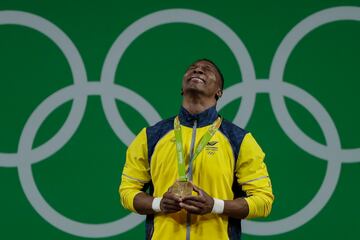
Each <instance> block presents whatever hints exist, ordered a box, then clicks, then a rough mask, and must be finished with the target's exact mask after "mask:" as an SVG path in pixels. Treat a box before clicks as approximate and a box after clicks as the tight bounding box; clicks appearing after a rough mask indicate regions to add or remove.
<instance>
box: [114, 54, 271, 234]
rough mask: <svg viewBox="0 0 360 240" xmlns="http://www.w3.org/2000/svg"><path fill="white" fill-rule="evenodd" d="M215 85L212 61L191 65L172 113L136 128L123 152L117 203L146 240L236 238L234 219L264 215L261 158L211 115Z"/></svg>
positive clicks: (241, 135)
mask: <svg viewBox="0 0 360 240" xmlns="http://www.w3.org/2000/svg"><path fill="white" fill-rule="evenodd" d="M223 86H224V78H223V76H222V74H221V71H220V70H219V68H218V67H217V66H216V65H215V64H214V63H213V62H212V61H210V60H207V59H201V60H198V61H196V62H194V63H193V64H192V65H190V67H189V68H188V69H187V70H186V72H185V75H184V77H183V80H182V95H183V102H182V107H181V109H180V112H179V114H178V115H177V116H176V117H172V118H170V119H167V120H163V121H160V122H159V123H157V124H155V125H154V126H151V127H147V128H144V129H143V130H142V131H141V132H140V133H139V134H138V135H137V136H136V138H135V139H134V141H133V142H132V143H131V144H130V146H129V148H128V150H127V154H126V163H125V166H124V170H123V174H122V181H121V185H120V188H119V191H120V196H121V202H122V204H123V206H124V207H125V208H127V209H129V210H131V211H134V212H137V213H139V214H146V215H147V218H146V238H147V239H173V240H176V239H181V240H185V239H195V240H197V239H206V240H211V239H216V240H218V239H241V219H244V218H254V217H266V216H268V214H269V213H270V211H271V207H272V203H273V200H274V196H273V193H272V187H271V181H270V178H269V175H268V172H267V168H266V165H265V163H264V157H265V154H264V153H263V151H262V150H261V148H260V146H259V145H258V144H257V142H256V141H255V139H254V138H253V136H252V135H251V133H249V132H248V131H246V130H244V129H242V128H240V127H238V126H236V125H234V124H233V123H231V122H229V121H227V120H224V119H222V118H221V117H220V116H219V114H218V112H217V111H216V103H217V100H218V99H219V98H220V97H221V95H222V93H223ZM147 189H149V191H148V192H146V190H147Z"/></svg>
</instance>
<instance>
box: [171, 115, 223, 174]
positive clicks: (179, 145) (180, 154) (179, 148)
mask: <svg viewBox="0 0 360 240" xmlns="http://www.w3.org/2000/svg"><path fill="white" fill-rule="evenodd" d="M221 122H222V118H220V117H219V118H217V119H216V120H215V121H214V122H213V124H212V125H211V126H210V127H209V129H208V130H207V131H206V133H205V134H204V135H203V136H202V137H201V139H200V142H199V144H198V145H197V147H196V148H195V151H194V154H193V155H192V157H191V159H190V160H189V164H192V163H193V161H194V160H195V159H196V157H197V156H198V155H199V154H200V152H201V151H202V150H203V149H204V148H205V146H206V144H208V142H209V141H210V139H211V138H212V136H214V134H215V133H216V131H217V130H218V129H219V127H220V125H221ZM174 132H175V140H176V155H177V159H178V174H179V180H180V181H187V180H188V179H187V177H186V171H185V159H184V149H183V141H182V134H181V125H180V120H179V117H178V116H176V118H175V119H174Z"/></svg>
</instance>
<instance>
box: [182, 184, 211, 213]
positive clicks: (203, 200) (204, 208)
mask: <svg viewBox="0 0 360 240" xmlns="http://www.w3.org/2000/svg"><path fill="white" fill-rule="evenodd" d="M193 189H194V191H195V192H197V193H198V196H187V197H184V198H182V201H181V203H180V207H182V208H184V209H185V210H186V211H188V212H189V213H191V214H199V215H203V214H207V213H210V212H211V211H212V209H213V206H214V199H213V198H212V197H210V196H209V195H208V194H207V193H206V192H205V191H204V190H202V189H201V188H199V187H197V186H195V185H193Z"/></svg>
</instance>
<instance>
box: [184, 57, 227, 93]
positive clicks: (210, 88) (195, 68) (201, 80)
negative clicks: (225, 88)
mask: <svg viewBox="0 0 360 240" xmlns="http://www.w3.org/2000/svg"><path fill="white" fill-rule="evenodd" d="M220 81H221V80H220V74H219V73H218V71H217V70H216V68H215V67H214V65H213V64H211V63H210V62H208V61H205V60H202V61H198V62H195V63H194V64H192V65H190V67H189V68H188V69H187V70H186V72H185V75H184V77H183V82H182V87H183V91H184V94H185V93H186V92H188V91H195V92H198V93H201V94H203V95H206V96H208V97H211V96H213V97H214V98H215V96H216V95H219V94H221V83H220ZM219 97H220V96H219Z"/></svg>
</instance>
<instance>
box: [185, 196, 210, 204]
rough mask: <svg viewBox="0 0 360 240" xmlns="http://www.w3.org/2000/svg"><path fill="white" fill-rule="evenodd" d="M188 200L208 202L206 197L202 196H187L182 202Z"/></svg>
mask: <svg viewBox="0 0 360 240" xmlns="http://www.w3.org/2000/svg"><path fill="white" fill-rule="evenodd" d="M188 200H192V201H196V202H200V203H205V202H206V199H205V198H204V197H202V196H186V197H184V198H183V199H182V202H186V201H188Z"/></svg>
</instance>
